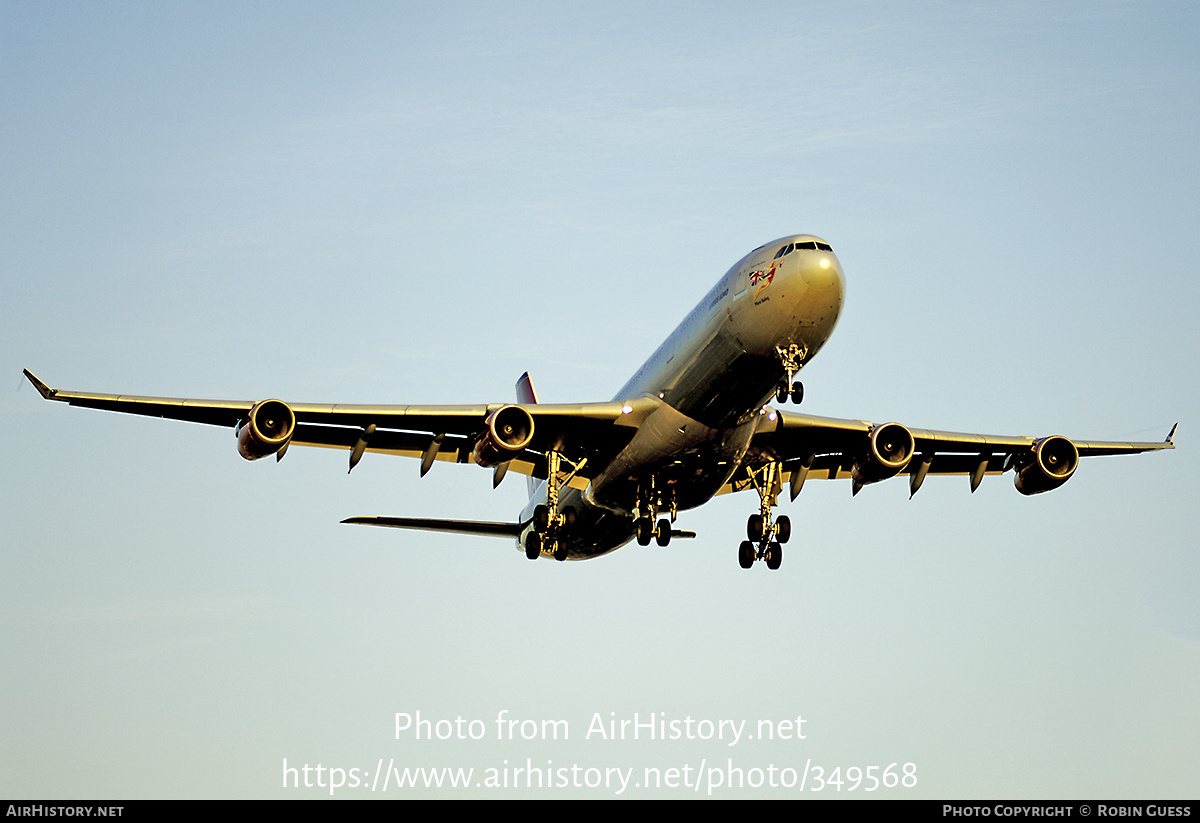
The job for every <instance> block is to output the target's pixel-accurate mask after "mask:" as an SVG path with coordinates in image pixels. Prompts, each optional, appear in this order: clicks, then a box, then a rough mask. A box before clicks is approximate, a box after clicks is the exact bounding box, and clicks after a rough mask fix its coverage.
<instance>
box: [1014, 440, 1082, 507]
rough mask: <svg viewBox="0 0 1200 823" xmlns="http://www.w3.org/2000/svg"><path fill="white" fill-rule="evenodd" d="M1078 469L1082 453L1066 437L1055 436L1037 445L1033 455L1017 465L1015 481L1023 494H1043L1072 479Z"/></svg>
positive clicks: (1035, 444)
mask: <svg viewBox="0 0 1200 823" xmlns="http://www.w3.org/2000/svg"><path fill="white" fill-rule="evenodd" d="M1078 465H1079V449H1077V448H1075V444H1074V443H1072V442H1071V441H1070V440H1068V439H1067V438H1065V437H1062V436H1060V435H1054V436H1053V437H1043V438H1042V439H1041V440H1038V441H1036V442H1034V444H1033V449H1032V451H1031V452H1030V453H1029V454H1028V455H1027V456H1026V457H1025V459H1024V460H1023V461H1022V462H1020V463H1018V464H1017V476H1016V479H1015V480H1014V481H1013V482H1014V483H1015V484H1016V487H1017V491H1019V492H1020V493H1021V494H1041V493H1042V492H1048V491H1050V490H1051V489H1057V488H1058V487H1059V486H1061V485H1062V484H1063V483H1066V482H1067V481H1068V480H1070V479H1071V475H1073V474H1074V473H1075V467H1076V466H1078Z"/></svg>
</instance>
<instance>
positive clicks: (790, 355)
mask: <svg viewBox="0 0 1200 823" xmlns="http://www.w3.org/2000/svg"><path fill="white" fill-rule="evenodd" d="M775 354H776V355H777V356H778V357H779V362H781V363H782V364H783V370H784V372H786V374H785V376H784V379H783V380H780V381H779V385H778V386H776V387H775V399H776V400H778V401H779V402H780V403H785V402H787V400H788V398H789V397H790V398H791V400H792V402H793V403H795V404H797V405H799V403H800V401H801V400H803V399H804V384H803V383H801V382H799V381H798V380H796V381H794V380H793V378H794V377H795V376H796V372H798V371H800V366H801V364H802V363H803V362H804V358H805V357H807V356H808V349H807V348H806V347H804V346H797V345H796V344H795V343H792V344H790V345H789V346H788V347H787V348H786V349H785V348H784V347H783V346H776V347H775Z"/></svg>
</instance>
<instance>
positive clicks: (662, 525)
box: [654, 517, 671, 546]
mask: <svg viewBox="0 0 1200 823" xmlns="http://www.w3.org/2000/svg"><path fill="white" fill-rule="evenodd" d="M654 542H656V543H658V545H660V546H665V545H667V544H668V543H670V542H671V521H670V520H668V519H667V518H665V517H664V518H662V519H661V520H659V521H658V528H657V529H655V530H654Z"/></svg>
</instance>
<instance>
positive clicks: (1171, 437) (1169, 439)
mask: <svg viewBox="0 0 1200 823" xmlns="http://www.w3.org/2000/svg"><path fill="white" fill-rule="evenodd" d="M25 373H26V374H29V372H25ZM29 376H30V378H32V377H33V375H32V374H29ZM1177 428H1179V424H1178V423H1176V424H1175V425H1174V426H1172V427H1171V431H1170V432H1168V433H1167V439H1166V440H1164V441H1163V442H1164V443H1170V444H1171V445H1172V446H1174V445H1175V430H1176V429H1177Z"/></svg>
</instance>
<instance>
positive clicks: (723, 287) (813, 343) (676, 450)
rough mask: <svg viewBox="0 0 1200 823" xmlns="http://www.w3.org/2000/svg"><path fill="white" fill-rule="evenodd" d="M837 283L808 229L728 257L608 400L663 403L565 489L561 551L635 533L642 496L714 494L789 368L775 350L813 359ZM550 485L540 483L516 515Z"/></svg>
mask: <svg viewBox="0 0 1200 823" xmlns="http://www.w3.org/2000/svg"><path fill="white" fill-rule="evenodd" d="M844 291H845V283H844V280H843V275H842V268H841V264H840V263H839V262H838V259H837V257H836V256H835V255H834V253H833V251H832V250H831V249H830V248H829V246H828V244H827V243H825V242H824V241H823V240H821V239H820V238H817V237H814V236H812V235H793V236H790V237H784V238H781V239H779V240H775V241H773V242H771V243H767V244H766V245H763V246H760V247H759V248H757V249H755V250H754V251H752V252H750V253H749V254H748V255H746V256H745V257H743V258H742V259H741V260H739V261H738V262H737V263H735V264H734V265H733V267H732V268H730V269H729V271H728V272H726V273H725V276H724V277H722V278H721V279H720V280H719V281H718V282H717V284H716V285H715V286H713V288H712V289H711V290H710V291H709V293H708V294H707V295H705V297H704V299H703V300H701V301H700V303H699V304H698V305H697V306H696V307H695V308H694V309H693V310H692V311H691V313H689V314H688V316H687V317H685V318H684V319H683V322H681V323H680V324H679V326H678V327H677V328H676V329H675V331H673V332H672V333H671V335H670V336H669V337H667V339H666V340H665V341H663V343H662V345H661V346H659V347H658V350H657V351H655V352H654V354H653V355H651V357H650V359H649V360H647V361H646V363H645V364H644V365H643V366H642V367H641V368H640V369H639V370H638V371H637V373H636V374H634V376H633V377H632V378H631V379H630V380H629V382H628V383H626V384H625V386H623V387H622V388H621V390H620V391H619V392H617V395H616V396H615V397H614V398H613V399H614V400H616V401H624V402H629V401H633V400H636V399H638V398H654V399H657V400H658V401H659V403H658V405H657V406H656V408H655V409H654V410H653V411H652V412H651V413H650V414H649V416H648V417H647V418H646V419H645V420H643V421H642V422H641V424H640V425H639V426H638V428H637V431H636V433H635V434H634V435H633V437H632V439H631V440H630V442H629V443H628V445H626V446H625V448H624V449H623V450H622V451H621V452H620V453H619V454H618V455H617V456H616V458H615V459H613V460H612V461H611V462H610V463H609V464H608V465H607V466H606V468H605V469H604V471H603V472H602V473H601V474H599V475H598V476H596V477H594V478H593V480H592V482H591V483H590V484H589V485H588V487H587V489H586V490H583V491H580V490H578V489H573V488H566V489H563V491H562V494H561V496H560V499H559V506H560V508H561V509H562V510H564V511H565V510H567V509H571V510H572V512H573V516H574V523H573V525H572V526H571V527H569V528H567V529H565V530H564V531H563V532H562V533H561V535H560V536H559V543H560V545H561V546H565V547H566V549H567V558H568V559H575V560H582V559H586V558H590V557H595V556H598V555H601V554H605V553H607V552H610V551H613V550H614V549H617V548H619V547H621V546H623V545H625V544H626V543H628V542H629V541H630V540H632V539H633V538H634V534H635V531H634V530H635V523H636V517H637V516H638V515H639V514H641V515H643V516H644V514H645V512H640V513H639V512H638V511H637V507H638V504H639V501H641V502H642V503H643V504H644V503H645V501H646V499H647V496H648V495H652V496H655V497H657V498H661V499H664V500H666V499H669V500H672V501H673V503H674V508H675V509H676V510H677V511H682V510H685V509H692V508H695V507H697V506H700V505H703V504H704V503H706V502H707V501H709V500H710V499H712V497H713V496H714V495H715V494H716V493H717V491H718V490H719V489H720V488H721V486H722V485H724V484H725V483H726V482H728V481H729V478H730V476H731V475H732V474H733V472H734V471H735V470H736V469H737V468H738V466H739V464H740V463H741V460H742V458H743V457H744V456H745V455H746V452H747V450H748V448H749V446H750V441H751V439H752V438H753V436H754V432H755V430H756V428H757V427H758V424H759V420H760V419H761V417H762V414H763V412H764V407H765V405H766V403H767V402H768V401H769V400H770V399H771V397H772V396H773V395H774V393H775V390H776V386H778V385H779V383H780V381H781V379H783V378H784V376H785V367H784V362H783V360H782V359H781V356H780V352H781V351H784V350H788V349H789V348H790V349H791V351H792V353H793V355H794V356H795V361H796V367H797V369H798V368H800V367H802V366H803V365H804V363H806V362H807V361H808V360H809V359H811V358H812V357H813V356H814V355H815V354H816V353H817V352H818V351H819V350H820V349H821V347H822V346H824V345H825V342H826V341H827V340H828V339H829V336H830V335H831V334H832V332H833V328H834V326H835V324H836V323H837V319H838V315H839V313H840V312H841V307H842V299H843V295H844ZM650 486H653V488H649V487H650ZM546 492H547V490H546V484H545V483H542V484H541V485H540V486H539V487H538V489H537V490H536V492H535V494H534V495H533V499H531V500H530V502H529V504H528V506H527V507H526V508H525V510H524V511H523V512H522V515H521V521H522V522H528V521H530V520H531V518H532V517H533V511H534V509H535V507H536V506H538V505H543V504H545V502H546V496H547V494H546ZM532 528H533V527H532V526H530V527H529V528H527V529H526V531H525V532H524V533H523V534H522V535H521V538H520V543H521V545H524V541H525V539H526V538H527V537H528V536H529V533H530V530H531V529H532Z"/></svg>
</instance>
